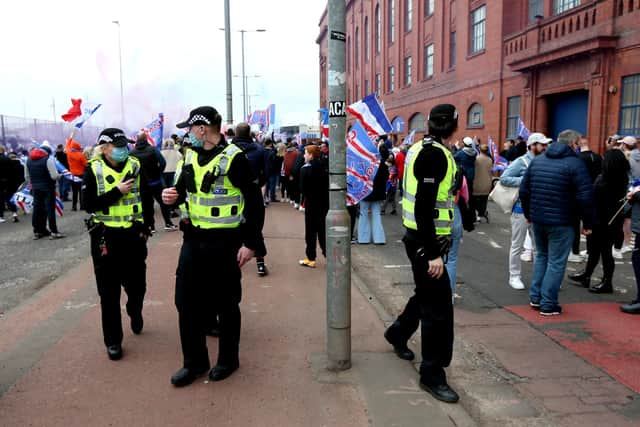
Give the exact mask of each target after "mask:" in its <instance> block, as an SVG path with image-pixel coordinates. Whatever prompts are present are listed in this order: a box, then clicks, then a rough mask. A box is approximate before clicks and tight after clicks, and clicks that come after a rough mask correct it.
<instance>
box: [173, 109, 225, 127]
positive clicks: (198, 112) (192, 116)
mask: <svg viewBox="0 0 640 427" xmlns="http://www.w3.org/2000/svg"><path fill="white" fill-rule="evenodd" d="M221 121H222V117H221V116H220V114H218V112H217V111H216V109H215V108H213V107H198V108H196V109H195V110H191V112H190V113H189V118H188V119H187V120H185V121H184V122H182V123H178V124H177V125H176V127H177V128H178V129H183V128H189V127H191V126H195V125H205V126H220V122H221Z"/></svg>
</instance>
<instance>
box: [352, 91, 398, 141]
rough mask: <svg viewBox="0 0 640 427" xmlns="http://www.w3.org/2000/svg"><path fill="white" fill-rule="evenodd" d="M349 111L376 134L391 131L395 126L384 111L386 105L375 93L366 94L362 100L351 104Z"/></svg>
mask: <svg viewBox="0 0 640 427" xmlns="http://www.w3.org/2000/svg"><path fill="white" fill-rule="evenodd" d="M347 111H348V112H349V113H351V114H352V115H353V116H354V117H355V118H356V119H358V120H359V121H360V123H362V126H364V128H365V129H366V130H367V131H369V133H373V134H375V135H386V134H389V133H391V131H392V130H393V127H392V126H391V122H390V121H389V118H388V117H387V114H386V113H385V111H384V107H383V106H382V104H380V102H379V101H378V97H377V96H376V94H375V93H372V94H371V95H367V96H365V97H364V98H363V99H362V100H360V101H358V102H356V103H354V104H351V105H349V106H348V107H347Z"/></svg>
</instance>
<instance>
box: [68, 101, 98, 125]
mask: <svg viewBox="0 0 640 427" xmlns="http://www.w3.org/2000/svg"><path fill="white" fill-rule="evenodd" d="M101 106H102V104H98V105H83V106H82V117H80V118H79V119H78V121H77V122H76V124H75V127H76V128H77V129H80V128H82V126H84V124H85V123H86V122H87V120H89V118H90V117H91V116H93V113H95V112H96V111H97V110H98V108H100V107H101Z"/></svg>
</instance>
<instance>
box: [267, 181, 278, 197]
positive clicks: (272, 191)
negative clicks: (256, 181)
mask: <svg viewBox="0 0 640 427" xmlns="http://www.w3.org/2000/svg"><path fill="white" fill-rule="evenodd" d="M278 179H280V176H278V175H271V176H270V177H269V179H268V180H267V194H268V195H269V199H270V200H271V201H272V202H275V201H276V187H277V186H278Z"/></svg>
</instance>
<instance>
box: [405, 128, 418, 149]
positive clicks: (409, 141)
mask: <svg viewBox="0 0 640 427" xmlns="http://www.w3.org/2000/svg"><path fill="white" fill-rule="evenodd" d="M415 138H416V130H415V129H414V130H412V131H411V132H410V133H409V135H407V136H406V137H405V138H404V141H402V144H403V145H408V146H412V145H413V143H414V140H415Z"/></svg>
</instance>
